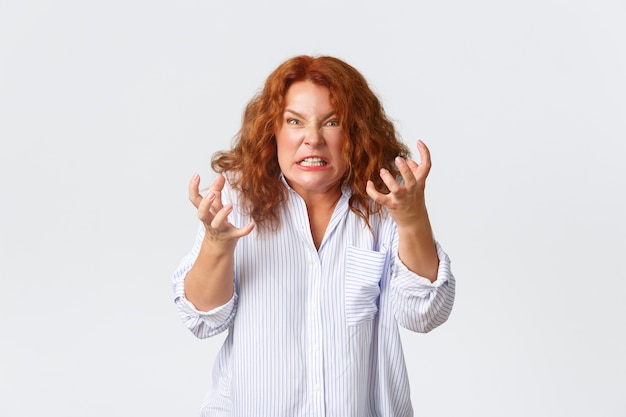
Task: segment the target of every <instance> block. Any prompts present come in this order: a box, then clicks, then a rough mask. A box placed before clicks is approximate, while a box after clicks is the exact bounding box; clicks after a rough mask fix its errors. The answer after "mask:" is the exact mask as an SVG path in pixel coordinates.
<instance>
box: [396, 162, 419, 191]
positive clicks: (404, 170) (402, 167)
mask: <svg viewBox="0 0 626 417" xmlns="http://www.w3.org/2000/svg"><path fill="white" fill-rule="evenodd" d="M395 162H396V166H397V167H398V170H399V171H400V175H402V180H403V182H404V185H405V186H406V187H409V188H411V187H413V186H414V185H415V184H416V183H417V181H416V179H415V172H414V171H413V170H412V169H411V165H410V164H409V163H410V162H413V161H407V160H405V159H404V158H402V157H401V156H397V157H396V161H395ZM413 164H415V163H413ZM415 165H416V164H415Z"/></svg>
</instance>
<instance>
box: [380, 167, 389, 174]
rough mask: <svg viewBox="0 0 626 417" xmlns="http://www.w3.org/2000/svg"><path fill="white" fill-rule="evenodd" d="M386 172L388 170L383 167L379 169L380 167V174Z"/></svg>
mask: <svg viewBox="0 0 626 417" xmlns="http://www.w3.org/2000/svg"><path fill="white" fill-rule="evenodd" d="M386 172H389V171H387V170H386V169H385V168H381V169H380V173H381V175H382V174H384V173H386Z"/></svg>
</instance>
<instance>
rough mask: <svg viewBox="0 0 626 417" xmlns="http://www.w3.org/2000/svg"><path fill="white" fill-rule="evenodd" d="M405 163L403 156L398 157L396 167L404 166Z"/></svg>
mask: <svg viewBox="0 0 626 417" xmlns="http://www.w3.org/2000/svg"><path fill="white" fill-rule="evenodd" d="M404 164H405V161H404V158H402V157H401V156H396V165H404Z"/></svg>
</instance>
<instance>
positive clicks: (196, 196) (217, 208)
mask: <svg viewBox="0 0 626 417" xmlns="http://www.w3.org/2000/svg"><path fill="white" fill-rule="evenodd" d="M225 182H226V179H225V178H224V176H223V175H219V176H218V177H217V178H216V179H215V180H214V181H213V183H212V184H211V186H210V187H209V192H208V193H207V194H206V195H205V196H204V197H203V196H202V195H201V194H200V176H199V175H198V174H194V176H193V177H192V178H191V180H190V181H189V200H190V201H191V203H192V204H193V205H194V207H195V208H196V209H198V218H199V219H200V220H201V221H202V223H204V228H205V231H206V232H205V237H204V238H205V240H207V239H208V240H210V241H211V243H212V244H214V245H219V246H222V245H224V246H231V245H232V247H231V248H230V249H234V246H235V244H236V243H237V240H239V238H241V237H243V236H246V235H247V234H249V233H250V232H251V231H252V229H254V222H250V223H248V224H247V225H245V226H243V227H240V228H237V227H235V226H233V225H232V224H231V223H229V222H228V215H229V214H230V213H231V211H232V210H233V206H232V204H227V205H223V204H222V190H223V189H224V183H225Z"/></svg>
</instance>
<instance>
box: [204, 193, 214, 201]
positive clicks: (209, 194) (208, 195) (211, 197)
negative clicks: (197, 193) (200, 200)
mask: <svg viewBox="0 0 626 417" xmlns="http://www.w3.org/2000/svg"><path fill="white" fill-rule="evenodd" d="M205 198H208V199H209V200H213V199H214V198H215V193H214V192H213V191H211V192H209V193H208V194H207V195H206V197H205Z"/></svg>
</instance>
